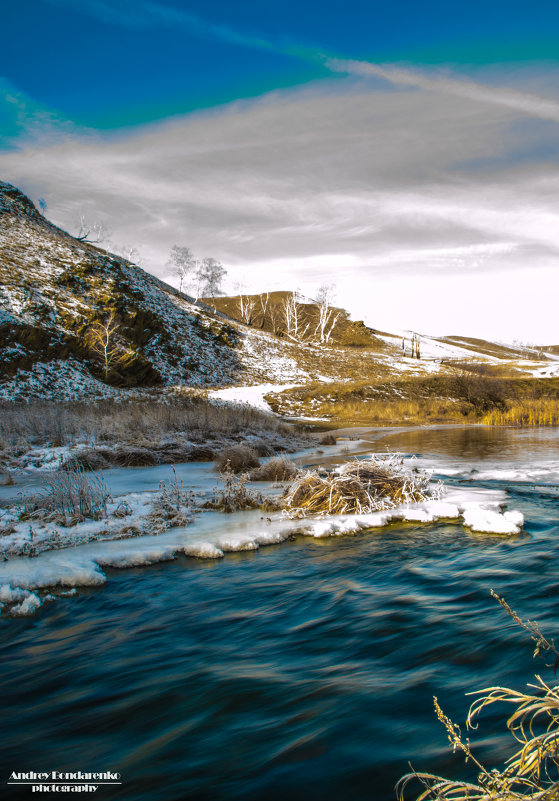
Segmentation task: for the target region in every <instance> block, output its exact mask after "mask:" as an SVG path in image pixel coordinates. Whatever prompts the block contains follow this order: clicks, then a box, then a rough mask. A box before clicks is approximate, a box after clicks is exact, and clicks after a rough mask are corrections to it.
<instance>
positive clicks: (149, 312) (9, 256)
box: [0, 183, 242, 394]
mask: <svg viewBox="0 0 559 801" xmlns="http://www.w3.org/2000/svg"><path fill="white" fill-rule="evenodd" d="M103 328H105V335H103ZM107 328H108V333H107ZM238 339H239V336H238V333H237V331H236V330H235V328H234V327H232V326H231V325H230V324H229V323H228V321H227V320H226V319H225V318H223V317H222V316H221V315H218V314H214V313H212V312H211V311H210V310H206V309H200V308H198V307H196V306H195V305H194V304H193V303H192V302H190V301H189V300H188V299H187V298H186V297H185V296H181V295H180V294H179V293H178V292H177V291H176V290H175V289H173V288H172V287H170V286H168V285H166V284H164V283H162V282H161V281H159V280H158V279H156V278H155V277H154V276H151V275H149V274H148V273H146V272H144V271H143V270H141V269H140V268H139V267H137V266H136V265H134V264H131V263H130V262H128V261H126V259H123V258H121V257H118V256H115V255H113V254H111V253H107V252H106V251H104V250H101V249H100V248H97V247H95V246H94V245H91V244H88V243H87V242H83V241H79V240H77V239H75V238H74V237H72V236H70V235H69V234H67V233H66V232H65V231H62V230H60V229H59V228H57V227H56V226H54V225H52V224H51V223H50V222H48V220H46V219H45V218H44V217H43V216H42V215H41V214H40V213H39V212H38V210H37V209H36V208H35V206H34V205H33V204H32V202H31V201H30V200H29V199H28V198H27V197H26V196H25V195H24V194H22V193H21V192H20V191H19V190H18V189H16V188H15V187H13V186H10V185H9V184H6V183H0V342H1V343H2V346H1V348H0V376H1V379H2V380H3V381H4V383H6V382H8V383H9V384H10V385H11V384H13V380H14V379H17V383H18V384H20V385H21V384H23V383H25V384H26V385H27V387H28V390H29V391H30V392H31V393H32V394H40V391H41V387H42V386H43V385H45V384H46V385H48V384H51V383H52V382H55V383H56V382H60V381H61V380H62V382H63V383H64V382H66V383H67V384H73V385H75V386H76V387H78V386H81V388H82V390H83V389H85V385H86V384H88V385H89V386H90V388H91V389H97V390H98V391H99V392H101V394H103V387H106V388H107V392H109V393H110V388H122V387H157V386H163V385H169V384H187V385H189V386H204V385H209V384H211V385H221V384H226V383H233V382H235V381H236V380H238V376H239V374H240V372H241V371H242V365H241V362H240V360H239V353H238V345H239V342H238ZM63 394H65V393H63ZM82 394H83V393H82ZM105 394H106V392H105Z"/></svg>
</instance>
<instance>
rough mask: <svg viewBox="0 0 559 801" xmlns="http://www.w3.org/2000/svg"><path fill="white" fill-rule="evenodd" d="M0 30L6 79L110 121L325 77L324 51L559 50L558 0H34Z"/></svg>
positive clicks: (443, 55) (417, 56)
mask: <svg viewBox="0 0 559 801" xmlns="http://www.w3.org/2000/svg"><path fill="white" fill-rule="evenodd" d="M2 27H3V37H2V54H1V60H2V72H3V76H4V77H5V78H7V79H8V80H9V81H10V82H11V84H12V85H13V86H14V87H17V88H18V89H19V90H20V91H21V92H23V93H24V94H25V95H27V96H28V97H29V98H30V99H32V101H34V102H35V103H37V104H38V105H39V106H43V107H45V108H48V109H50V110H52V111H53V112H54V113H56V114H57V115H59V116H60V117H61V118H63V119H68V120H72V121H74V122H76V123H79V124H81V125H84V126H91V127H94V128H100V129H117V128H119V127H122V126H127V125H137V124H140V123H145V122H148V121H153V120H157V119H163V118H165V117H167V116H168V115H170V114H180V113H184V112H189V111H192V110H193V109H196V108H204V107H208V106H213V105H217V104H219V103H223V102H227V101H231V100H234V99H236V98H239V97H248V96H254V95H259V94H262V93H263V92H266V91H271V90H273V89H277V88H279V87H287V86H293V85H297V84H300V83H303V82H306V81H310V80H313V79H320V78H324V77H326V76H327V75H328V70H327V69H326V68H325V67H324V65H323V63H322V62H321V61H320V60H319V59H318V58H314V56H319V55H320V54H322V53H324V54H327V55H331V56H337V57H339V58H351V59H359V60H372V61H376V62H379V61H381V62H404V63H408V64H409V63H414V64H416V65H417V64H424V65H439V64H443V65H449V64H450V65H453V66H454V67H458V68H459V69H460V70H463V71H467V72H469V73H472V72H474V73H475V71H476V69H479V67H480V66H485V65H487V64H503V63H520V64H522V63H527V62H528V63H530V62H533V61H538V62H542V61H546V60H557V58H558V57H559V6H558V5H557V3H552V2H548V3H541V2H540V3H531V4H530V5H529V6H527V5H526V4H525V3H517V4H514V3H513V4H511V3H506V2H500V1H499V2H495V1H494V0H493V1H492V2H488V0H485V2H480V0H471V2H458V3H449V2H447V1H443V0H441V2H432V0H431V2H422V3H421V4H419V3H417V0H413V1H412V2H391V3H386V2H382V3H381V2H363V1H361V2H356V1H355V0H348V2H345V3H343V4H340V3H333V2H331V3H328V2H324V3H322V2H315V1H313V0H310V1H308V0H307V2H300V0H299V2H294V0H281V1H280V0H243V1H242V2H237V3H233V2H231V1H230V0H224V1H223V2H199V1H197V0H191V1H190V2H177V0H175V2H172V0H166V2H165V3H159V2H157V1H156V0H154V1H153V2H143V1H142V0H140V2H134V0H121V1H120V2H119V0H26V2H25V3H4V4H3V9H2Z"/></svg>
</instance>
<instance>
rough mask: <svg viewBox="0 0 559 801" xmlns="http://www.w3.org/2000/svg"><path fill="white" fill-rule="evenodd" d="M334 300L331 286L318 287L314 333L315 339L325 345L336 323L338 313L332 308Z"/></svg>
mask: <svg viewBox="0 0 559 801" xmlns="http://www.w3.org/2000/svg"><path fill="white" fill-rule="evenodd" d="M333 299H334V287H333V286H332V284H323V285H322V286H321V287H319V289H318V292H317V295H316V305H317V307H318V323H317V326H316V328H315V331H314V337H315V339H316V338H317V337H318V341H319V342H320V343H321V344H322V345H325V344H327V343H328V342H329V341H330V337H331V336H332V331H333V330H334V326H335V325H336V323H337V322H338V319H339V317H340V313H339V312H338V313H336V310H335V309H334V308H333V307H332V301H333Z"/></svg>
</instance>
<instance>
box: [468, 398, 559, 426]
mask: <svg viewBox="0 0 559 801" xmlns="http://www.w3.org/2000/svg"><path fill="white" fill-rule="evenodd" d="M482 422H483V423H485V424H486V425H492V426H556V425H559V403H558V402H557V401H556V400H552V399H546V398H541V399H535V400H531V399H526V400H524V401H523V402H522V403H514V404H512V405H511V406H509V408H507V409H506V410H504V411H501V410H497V409H494V410H493V411H491V412H489V413H488V414H486V415H485V416H484V418H483V420H482Z"/></svg>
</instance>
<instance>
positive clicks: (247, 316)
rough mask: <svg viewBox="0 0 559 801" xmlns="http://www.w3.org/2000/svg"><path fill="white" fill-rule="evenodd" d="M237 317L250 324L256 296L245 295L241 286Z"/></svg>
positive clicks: (252, 318) (252, 319)
mask: <svg viewBox="0 0 559 801" xmlns="http://www.w3.org/2000/svg"><path fill="white" fill-rule="evenodd" d="M238 306H239V317H240V318H241V320H242V321H243V323H245V325H252V323H253V321H254V312H255V310H256V298H255V297H254V296H253V295H245V294H243V292H242V287H239V301H238Z"/></svg>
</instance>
